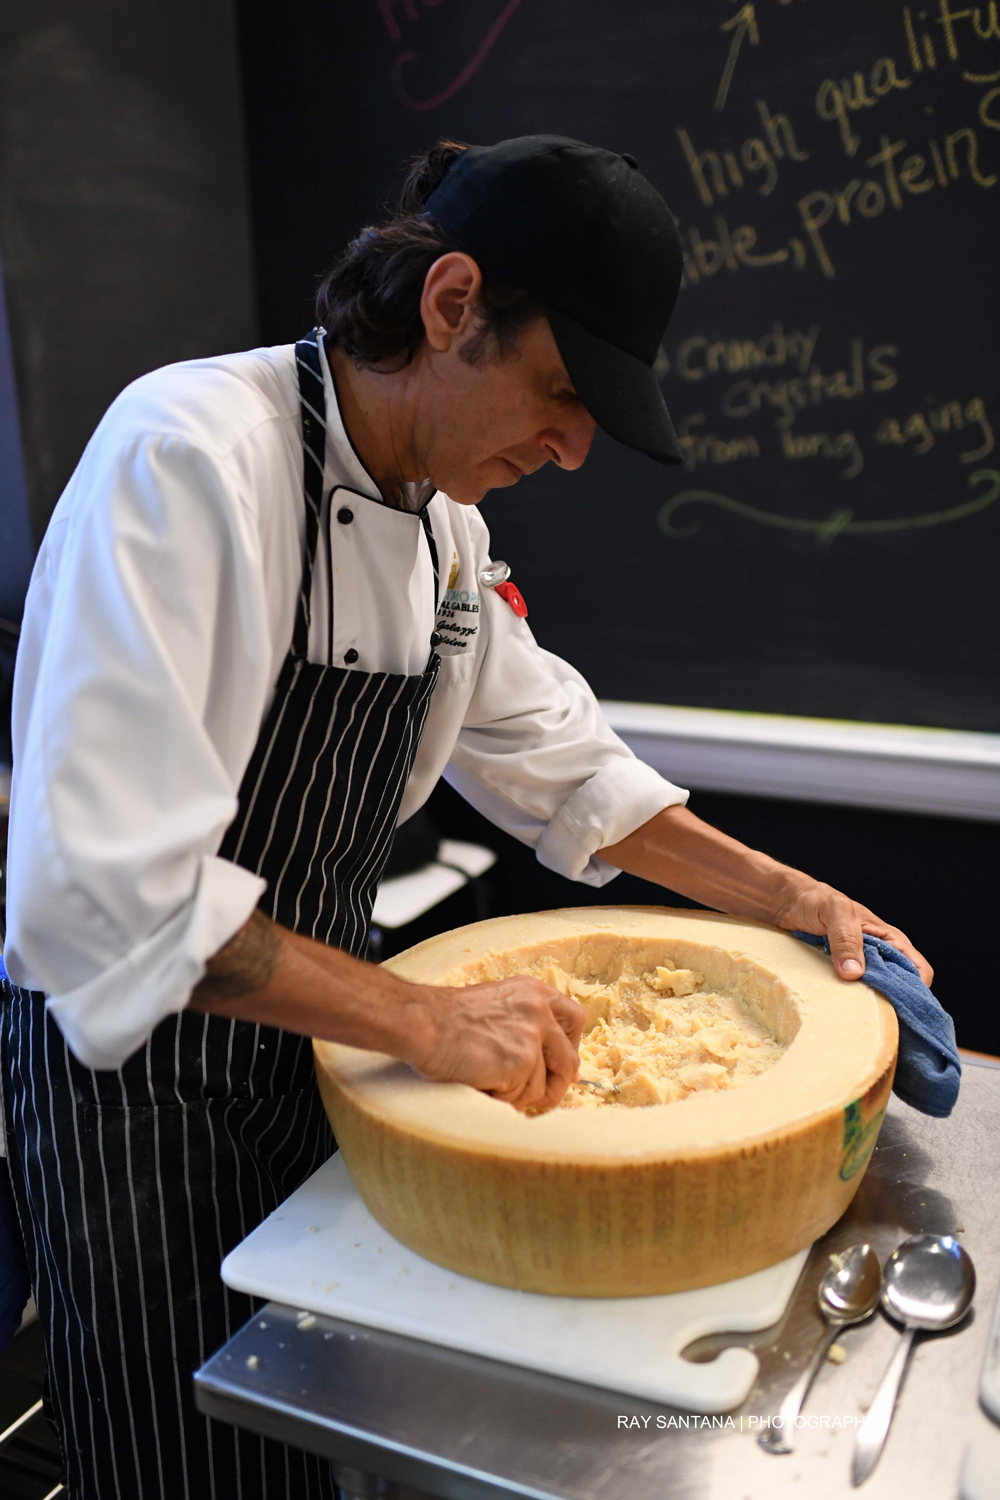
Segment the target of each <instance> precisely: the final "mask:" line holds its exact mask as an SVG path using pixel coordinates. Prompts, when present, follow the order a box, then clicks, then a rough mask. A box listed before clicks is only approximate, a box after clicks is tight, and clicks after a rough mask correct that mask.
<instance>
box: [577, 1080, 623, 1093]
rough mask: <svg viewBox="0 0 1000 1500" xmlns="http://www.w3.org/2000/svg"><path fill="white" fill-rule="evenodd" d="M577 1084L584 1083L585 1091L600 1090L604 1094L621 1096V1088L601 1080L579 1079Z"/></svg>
mask: <svg viewBox="0 0 1000 1500" xmlns="http://www.w3.org/2000/svg"><path fill="white" fill-rule="evenodd" d="M576 1081H577V1083H582V1084H583V1086H584V1088H585V1089H600V1091H601V1092H602V1093H607V1094H620V1093H621V1087H620V1085H619V1084H617V1083H605V1082H604V1081H603V1079H600V1078H578V1079H577V1080H576Z"/></svg>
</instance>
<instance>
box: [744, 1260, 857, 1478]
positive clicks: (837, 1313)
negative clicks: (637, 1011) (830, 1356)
mask: <svg viewBox="0 0 1000 1500" xmlns="http://www.w3.org/2000/svg"><path fill="white" fill-rule="evenodd" d="M881 1284H882V1268H881V1267H880V1265H879V1262H878V1256H877V1255H876V1254H875V1251H874V1250H873V1249H872V1247H871V1245H851V1246H850V1248H849V1249H847V1250H843V1251H842V1252H841V1253H840V1254H839V1255H831V1256H830V1268H829V1270H828V1271H827V1273H826V1275H825V1276H824V1277H823V1280H822V1281H821V1282H820V1284H819V1310H820V1312H821V1313H822V1314H823V1316H824V1318H825V1319H826V1321H827V1323H828V1324H829V1325H830V1326H829V1328H828V1329H827V1331H826V1333H825V1334H824V1335H823V1339H822V1341H821V1343H820V1346H819V1348H818V1349H817V1350H816V1353H815V1354H814V1355H813V1357H812V1359H811V1360H810V1361H809V1365H808V1368H807V1369H805V1370H804V1371H803V1373H802V1374H801V1375H800V1376H799V1378H798V1380H797V1381H796V1382H795V1384H794V1385H793V1386H792V1389H791V1390H790V1391H789V1392H788V1395H787V1396H786V1397H785V1399H784V1401H782V1403H781V1407H780V1409H779V1411H778V1415H777V1417H776V1418H775V1419H774V1420H773V1421H772V1424H771V1426H770V1427H769V1428H768V1429H767V1431H766V1432H762V1433H761V1434H760V1437H759V1438H758V1439H757V1441H758V1443H759V1444H760V1446H761V1447H762V1448H764V1449H765V1450H766V1451H767V1452H768V1453H791V1451H792V1441H791V1438H792V1433H793V1432H794V1431H795V1419H796V1417H797V1416H798V1414H799V1412H800V1411H801V1410H802V1403H803V1401H804V1400H805V1399H806V1395H807V1394H808V1391H809V1387H810V1386H811V1385H812V1383H813V1381H814V1380H815V1378H816V1371H817V1370H818V1369H819V1367H820V1365H821V1364H822V1363H823V1360H824V1359H825V1358H826V1352H827V1350H828V1349H829V1347H830V1345H831V1344H832V1343H833V1341H834V1339H835V1338H836V1337H837V1334H838V1333H839V1332H840V1330H841V1329H842V1328H846V1327H847V1325H848V1324H849V1323H860V1322H862V1321H863V1319H865V1318H868V1317H871V1315H872V1313H873V1312H874V1311H875V1309H876V1307H877V1306H878V1294H879V1288H880V1286H881Z"/></svg>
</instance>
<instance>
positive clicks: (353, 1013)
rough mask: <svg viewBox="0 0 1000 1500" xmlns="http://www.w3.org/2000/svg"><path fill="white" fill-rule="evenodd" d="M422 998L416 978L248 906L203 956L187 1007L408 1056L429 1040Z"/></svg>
mask: <svg viewBox="0 0 1000 1500" xmlns="http://www.w3.org/2000/svg"><path fill="white" fill-rule="evenodd" d="M422 999H423V997H422V991H421V986H419V985H412V984H406V983H404V981H403V980H400V979H397V978H396V977H395V976H394V975H392V974H390V973H388V972H387V971H386V970H385V969H380V968H378V967H377V966H376V965H375V964H367V963H362V962H361V961H360V959H356V958H352V957H351V956H350V955H349V954H347V953H344V952H342V951H341V949H339V948H330V947H327V945H326V944H325V943H317V942H314V941H313V940H312V939H311V938H307V937H302V936H301V935H300V934H299V933H295V932H290V931H289V930H288V929H287V928H285V927H279V925H278V924H277V923H276V922H272V921H271V919H270V918H269V917H266V916H264V915H263V913H262V912H254V913H253V915H252V916H251V917H250V918H249V920H248V921H247V922H245V923H244V925H243V926H242V927H241V928H240V930H239V931H238V932H237V933H235V934H234V935H233V937H232V938H230V940H229V942H228V943H226V944H225V945H224V946H223V947H222V948H220V949H219V951H218V953H216V954H215V955H214V956H213V957H212V958H210V959H209V961H208V964H207V966H206V973H205V976H204V978H203V979H202V980H201V982H200V983H199V984H198V985H197V986H196V987H195V990H194V993H193V994H192V996H191V1000H190V1007H191V1009H192V1010H199V1011H208V1012H210V1013H211V1014H214V1015H222V1016H227V1017H230V1018H235V1019H237V1020H240V1021H254V1022H259V1023H260V1024H261V1025H264V1026H280V1027H282V1028H283V1029H284V1030H286V1031H297V1032H299V1033H300V1034H301V1035H303V1036H315V1037H321V1038H323V1039H324V1040H325V1041H332V1042H345V1043H347V1044H348V1045H349V1046H352V1047H367V1048H371V1049H372V1050H375V1051H384V1052H391V1053H392V1054H393V1056H395V1057H402V1058H405V1059H406V1060H407V1061H413V1060H416V1059H418V1058H419V1057H420V1056H421V1055H422V1052H423V1051H424V1050H426V1047H427V1044H428V1034H427V1033H428V1019H427V1016H426V1014H425V1013H424V1006H423V1004H422Z"/></svg>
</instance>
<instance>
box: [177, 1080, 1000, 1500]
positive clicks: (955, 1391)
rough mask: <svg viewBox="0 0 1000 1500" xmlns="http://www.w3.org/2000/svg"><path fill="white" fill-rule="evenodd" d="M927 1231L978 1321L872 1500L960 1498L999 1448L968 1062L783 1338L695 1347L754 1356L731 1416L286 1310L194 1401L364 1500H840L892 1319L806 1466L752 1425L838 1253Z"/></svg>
mask: <svg viewBox="0 0 1000 1500" xmlns="http://www.w3.org/2000/svg"><path fill="white" fill-rule="evenodd" d="M919 1232H932V1233H956V1234H960V1235H961V1237H962V1241H963V1243H964V1244H965V1246H966V1247H967V1249H968V1250H969V1252H970V1254H971V1255H972V1257H973V1259H974V1260H975V1263H976V1268H977V1272H978V1277H979V1286H978V1292H977V1297H976V1303H975V1306H974V1308H973V1310H972V1312H971V1313H970V1315H969V1317H968V1318H967V1319H966V1320H965V1322H964V1323H963V1324H962V1325H960V1327H959V1328H957V1329H955V1330H953V1331H952V1332H951V1333H949V1334H945V1335H940V1336H938V1337H936V1338H924V1339H921V1340H919V1341H918V1343H917V1345H916V1347H915V1349H914V1353H913V1357H912V1360H911V1364H910V1370H909V1374H908V1377H907V1380H906V1384H905V1386H904V1389H903V1392H902V1395H901V1398H900V1405H899V1408H898V1410H897V1414H896V1419H895V1422H894V1424H893V1428H892V1431H891V1433H890V1435H889V1441H888V1444H887V1446H886V1450H885V1453H884V1455H883V1457H882V1461H881V1464H880V1465H879V1467H878V1469H877V1470H876V1471H875V1474H874V1475H873V1477H872V1478H871V1479H870V1480H869V1481H868V1483H867V1484H866V1486H865V1488H864V1497H865V1500H900V1497H903V1496H905V1497H907V1500H924V1497H926V1500H953V1497H954V1496H956V1495H957V1493H958V1475H959V1470H960V1467H961V1461H962V1455H963V1453H964V1450H965V1448H966V1446H967V1444H968V1443H969V1441H970V1440H971V1439H972V1438H973V1437H976V1436H980V1435H983V1434H986V1433H988V1432H989V1431H990V1430H992V1431H993V1432H996V1429H995V1428H993V1424H992V1423H991V1422H990V1420H989V1418H988V1417H987V1416H986V1415H985V1414H984V1412H983V1411H982V1410H981V1408H980V1407H979V1404H978V1401H977V1388H978V1382H979V1373H980V1368H981V1365H982V1361H983V1355H984V1352H985V1347H986V1340H987V1335H988V1332H989V1326H990V1321H991V1316H992V1311H993V1305H994V1301H995V1299H996V1296H997V1287H998V1281H1000V1068H998V1067H995V1066H993V1067H991V1066H989V1065H988V1064H975V1063H969V1062H968V1061H967V1066H966V1070H965V1077H964V1080H963V1085H962V1096H961V1099H960V1101H959V1104H958V1107H957V1108H956V1110H955V1113H954V1114H953V1116H952V1117H951V1119H949V1120H930V1119H927V1118H926V1117H925V1116H923V1115H920V1114H917V1113H916V1112H915V1111H914V1110H911V1109H908V1108H907V1106H906V1105H904V1104H900V1103H899V1102H898V1101H897V1100H896V1099H893V1102H892V1105H891V1107H890V1110H889V1114H888V1117H887V1119H886V1122H885V1125H884V1126H883V1129H882V1134H881V1137H880V1139H879V1143H878V1147H877V1149H876V1152H875V1155H874V1157H873V1159H872V1163H871V1166H870V1167H869V1169H868V1172H867V1174H866V1176H865V1178H864V1181H863V1182H862V1185H861V1188H860V1190H859V1192H858V1195H857V1197H856V1198H855V1200H854V1203H853V1204H852V1206H851V1208H850V1209H849V1211H848V1213H847V1214H845V1216H844V1218H843V1219H841V1221H840V1222H839V1223H838V1224H837V1225H835V1227H834V1228H833V1229H832V1230H831V1231H830V1233H829V1234H828V1235H827V1236H826V1238H825V1239H824V1240H822V1241H821V1242H820V1243H819V1244H818V1245H817V1246H816V1248H815V1250H814V1252H813V1254H812V1256H811V1257H810V1260H809V1262H808V1264H807V1266H806V1269H805V1271H804V1273H803V1278H802V1281H801V1282H800V1284H799V1287H798V1289H797V1291H796V1293H795V1295H794V1297H793V1299H792V1302H791V1304H790V1308H789V1311H788V1313H787V1314H786V1317H785V1319H784V1321H783V1323H781V1324H779V1325H777V1326H776V1327H774V1328H771V1329H768V1330H767V1331H766V1332H764V1333H758V1334H755V1335H744V1336H736V1337H727V1338H716V1339H713V1340H707V1339H706V1340H702V1341H701V1342H700V1344H698V1345H694V1346H692V1349H691V1351H690V1352H691V1353H692V1354H693V1355H694V1357H696V1358H699V1359H704V1358H710V1357H712V1355H713V1354H714V1353H715V1352H717V1349H718V1348H720V1347H722V1346H723V1345H724V1344H736V1343H743V1344H746V1345H748V1346H749V1347H750V1348H752V1349H754V1350H755V1351H756V1353H757V1354H758V1356H759V1358H760V1374H759V1376H758V1380H757V1384H756V1385H755V1387H754V1389H753V1391H752V1392H751V1394H750V1397H749V1399H748V1401H747V1402H746V1404H745V1405H744V1406H743V1407H741V1408H740V1409H739V1410H738V1411H736V1412H733V1413H731V1414H730V1416H729V1417H728V1418H727V1417H716V1418H704V1417H702V1418H695V1417H691V1416H687V1415H686V1414H685V1413H683V1412H680V1411H678V1410H675V1409H673V1408H670V1407H666V1406H659V1405H657V1404H656V1403H652V1402H643V1401H636V1400H634V1399H633V1398H632V1397H629V1396H622V1395H617V1394H616V1393H614V1392H612V1391H602V1390H597V1389H595V1388H594V1387H591V1386H586V1385H581V1384H576V1383H573V1382H571V1381H566V1380H560V1379H557V1378H555V1377H553V1376H548V1375H539V1374H535V1373H533V1372H530V1371H525V1370H519V1369H517V1368H515V1367H514V1366H511V1365H504V1364H500V1363H497V1362H495V1361H493V1360H488V1359H482V1358H479V1357H477V1356H473V1355H468V1354H460V1353H453V1352H450V1351H449V1350H446V1349H439V1348H435V1347H434V1346H432V1345H430V1344H423V1343H420V1342H418V1341H417V1340H413V1339H407V1338H403V1337H400V1336H398V1335H395V1334H388V1333H381V1332H378V1331H376V1330H372V1329H366V1328H362V1327H360V1326H359V1325H355V1324H350V1323H346V1322H342V1321H340V1320H339V1319H334V1318H322V1317H319V1318H316V1320H315V1322H314V1323H311V1325H310V1326H309V1327H308V1328H307V1329H305V1330H300V1329H299V1328H298V1326H297V1324H296V1319H295V1309H293V1308H287V1307H283V1306H279V1305H278V1304H277V1303H269V1304H268V1305H267V1306H266V1307H265V1308H264V1310H263V1312H261V1313H260V1315H259V1316H258V1317H256V1318H254V1319H252V1320H251V1322H249V1323H248V1324H247V1325H246V1327H244V1328H243V1329H241V1330H240V1332H239V1333H237V1334H236V1335H235V1337H234V1338H232V1339H230V1341H229V1343H228V1344H226V1345H225V1347H224V1348H222V1349H220V1351H219V1352H218V1354H216V1355H215V1356H214V1357H213V1358H212V1359H210V1360H209V1361H208V1363H207V1364H206V1365H205V1366H204V1367H203V1369H201V1370H200V1371H199V1372H198V1374H197V1375H196V1376H195V1381H196V1386H197V1401H198V1405H199V1407H200V1408H201V1410H202V1411H204V1412H206V1413H208V1414H209V1415H210V1416H213V1417H218V1418H220V1419H221V1420H223V1421H228V1422H232V1423H235V1424H236V1425H238V1426H242V1427H248V1428H252V1429H253V1430H255V1431H258V1432H262V1433H265V1434H267V1435H268V1436H271V1437H276V1438H281V1439H283V1440H284V1441H286V1442H289V1443H293V1444H296V1445H297V1446H299V1447H301V1448H307V1449H311V1450H312V1451H314V1452H317V1453H322V1454H325V1455H327V1456H328V1457H330V1458H332V1459H334V1460H336V1461H337V1462H338V1463H339V1464H341V1465H345V1466H349V1470H351V1471H353V1477H352V1474H351V1473H350V1472H348V1470H347V1469H345V1471H344V1472H343V1476H342V1478H343V1482H345V1483H346V1485H347V1487H348V1489H351V1490H353V1491H355V1492H356V1493H358V1494H364V1495H372V1496H374V1495H377V1494H379V1493H382V1492H383V1491H384V1488H385V1486H384V1484H382V1483H380V1482H379V1481H377V1480H376V1479H374V1478H373V1477H372V1476H374V1475H381V1476H386V1477H387V1478H388V1479H390V1480H394V1481H397V1482H399V1483H400V1484H404V1485H407V1486H412V1487H413V1488H414V1489H418V1490H421V1491H425V1492H426V1493H427V1494H429V1495H434V1496H441V1497H446V1500H485V1497H487V1496H490V1497H492V1496H499V1495H523V1496H532V1497H536V1500H555V1497H559V1500H623V1497H626V1496H627V1497H628V1500H679V1497H685V1500H765V1497H766V1500H782V1497H784V1496H793V1495H794V1496H803V1497H805V1496H808V1500H826V1497H833V1496H847V1495H849V1494H853V1491H852V1490H851V1488H850V1481H849V1478H848V1472H849V1463H850V1452H851V1445H852V1441H853V1424H854V1423H855V1422H856V1420H857V1418H858V1417H859V1416H860V1414H861V1413H862V1411H863V1410H864V1409H865V1408H866V1406H867V1404H868V1402H869V1401H870V1399H871V1397H872V1394H873V1393H874V1390H875V1386H876V1384H877V1382H878V1379H879V1377H880V1376H881V1373H882V1371H883V1369H884V1367H885V1365H886V1363H887V1361H888V1359H889V1357H890V1354H891V1352H892V1349H893V1347H894V1342H895V1339H896V1337H897V1334H896V1332H895V1331H894V1329H893V1327H892V1325H891V1324H890V1323H888V1322H887V1321H886V1319H885V1318H884V1317H883V1316H882V1314H881V1313H880V1314H877V1315H876V1317H875V1318H874V1319H872V1320H871V1321H870V1322H869V1323H868V1324H865V1325H863V1326H861V1327H859V1328H855V1329H853V1330H848V1331H847V1332H845V1333H844V1334H843V1336H842V1343H843V1347H844V1348H845V1349H846V1351H847V1359H846V1362H845V1363H844V1364H843V1365H840V1366H836V1365H833V1364H828V1365H826V1366H824V1368H823V1369H822V1370H821V1371H820V1374H819V1377H818V1380H817V1382H816V1384H815V1386H814V1387H813V1391H812V1394H811V1396H810V1398H809V1400H808V1402H807V1405H806V1409H805V1414H806V1416H807V1417H808V1418H810V1419H814V1420H815V1422H816V1424H817V1425H816V1426H815V1427H813V1428H812V1429H810V1428H806V1429H803V1430H802V1431H801V1432H800V1433H799V1434H798V1436H797V1439H796V1442H797V1447H796V1452H795V1453H794V1454H792V1455H791V1456H788V1457H771V1456H770V1455H768V1454H766V1453H764V1452H763V1451H762V1450H761V1449H760V1448H759V1447H758V1446H757V1443H756V1442H755V1440H754V1439H755V1432H756V1430H757V1428H756V1426H755V1424H754V1423H752V1421H751V1419H752V1418H759V1416H760V1415H761V1414H762V1413H770V1412H773V1411H774V1410H776V1408H777V1406H778V1404H779V1402H780V1400H781V1397H782V1395H783V1394H784V1392H785V1391H786V1390H787V1389H788V1387H789V1386H790V1385H791V1383H792V1381H793V1380H794V1379H795V1377H796V1375H797V1373H798V1372H799V1370H801V1369H802V1367H803V1366H804V1364H805V1363H806V1361H807V1358H808V1355H809V1352H810V1350H811V1348H812V1347H813V1346H814V1343H815V1340H816V1339H817V1338H818V1336H819V1332H820V1323H819V1315H818V1313H817V1312H816V1311H815V1287H816V1284H817V1282H818V1279H819V1276H820V1275H821V1273H822V1270H823V1269H824V1268H825V1265H826V1260H827V1256H828V1255H829V1253H830V1251H832V1250H836V1249H838V1248H841V1247H842V1246H844V1245H846V1244H849V1243H851V1242H852V1241H854V1240H857V1239H869V1240H871V1241H872V1242H873V1243H874V1244H875V1245H876V1247H877V1249H878V1250H879V1252H880V1253H881V1254H883V1255H885V1254H887V1253H888V1252H889V1251H890V1250H891V1249H892V1248H893V1247H894V1246H895V1245H896V1244H897V1243H898V1242H899V1240H900V1239H902V1238H903V1237H904V1236H905V1235H907V1234H915V1233H919ZM633 1417H635V1418H638V1419H639V1420H638V1422H637V1423H636V1422H630V1423H629V1425H627V1426H626V1425H624V1422H623V1419H624V1421H625V1422H627V1421H629V1419H631V1418H633ZM824 1419H825V1425H820V1424H821V1423H824ZM685 1423H687V1424H689V1425H687V1426H685ZM845 1424H846V1425H845ZM366 1476H367V1477H366Z"/></svg>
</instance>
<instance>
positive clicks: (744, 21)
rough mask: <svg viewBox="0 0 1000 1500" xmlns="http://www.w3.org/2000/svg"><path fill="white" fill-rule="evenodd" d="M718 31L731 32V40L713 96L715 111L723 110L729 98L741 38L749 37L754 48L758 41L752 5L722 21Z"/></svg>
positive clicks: (758, 34) (741, 43) (741, 41)
mask: <svg viewBox="0 0 1000 1500" xmlns="http://www.w3.org/2000/svg"><path fill="white" fill-rule="evenodd" d="M719 30H720V31H731V32H732V33H733V39H732V41H731V42H730V44H729V56H728V57H727V58H726V66H725V67H724V68H723V70H722V77H721V78H720V79H719V91H718V93H717V94H716V96H715V107H716V109H725V107H726V100H727V98H728V97H729V85H730V84H731V83H732V81H733V73H734V72H735V70H736V59H737V58H738V57H739V55H740V48H741V47H742V46H743V38H744V37H749V39H750V45H751V46H753V47H756V45H757V43H758V42H759V41H760V32H759V31H758V30H757V17H756V16H755V15H754V9H753V6H752V5H744V6H743V7H742V8H741V9H740V10H738V11H737V12H736V14H735V16H731V17H730V19H729V20H728V21H723V23H722V25H721V26H720V27H719Z"/></svg>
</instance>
